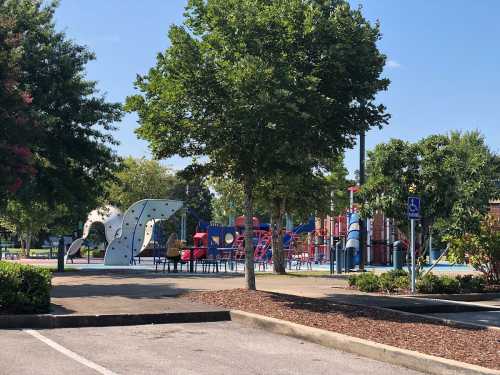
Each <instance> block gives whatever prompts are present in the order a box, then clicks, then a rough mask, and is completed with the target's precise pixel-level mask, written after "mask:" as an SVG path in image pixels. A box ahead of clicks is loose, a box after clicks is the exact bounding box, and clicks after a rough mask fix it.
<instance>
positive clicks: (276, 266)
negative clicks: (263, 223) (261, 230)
mask: <svg viewBox="0 0 500 375" xmlns="http://www.w3.org/2000/svg"><path fill="white" fill-rule="evenodd" d="M284 206H285V204H284V202H283V200H282V199H274V200H273V202H272V207H271V231H272V247H273V272H274V273H276V274H278V275H285V274H286V268H285V254H284V251H283V232H282V230H281V224H282V222H283V215H284Z"/></svg>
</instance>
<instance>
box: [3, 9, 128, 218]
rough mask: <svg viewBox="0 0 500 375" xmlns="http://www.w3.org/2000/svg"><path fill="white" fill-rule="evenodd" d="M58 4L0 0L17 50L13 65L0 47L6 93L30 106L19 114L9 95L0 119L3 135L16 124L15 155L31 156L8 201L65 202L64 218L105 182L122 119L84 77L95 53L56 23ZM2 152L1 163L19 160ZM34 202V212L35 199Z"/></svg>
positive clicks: (90, 200) (81, 208) (79, 210)
mask: <svg viewBox="0 0 500 375" xmlns="http://www.w3.org/2000/svg"><path fill="white" fill-rule="evenodd" d="M56 5H57V3H56V2H44V1H41V0H0V15H1V20H7V21H5V22H4V21H1V22H2V26H0V29H2V28H3V29H7V35H8V36H9V38H10V39H13V40H14V41H13V42H11V43H14V45H15V46H16V51H17V52H16V56H15V57H12V58H15V60H14V61H15V64H14V65H13V64H11V63H10V64H9V61H10V60H9V58H7V60H5V58H4V57H5V56H4V55H2V54H1V53H0V64H1V66H0V71H1V72H2V74H3V75H4V76H5V77H8V79H10V81H9V82H10V84H11V85H10V86H8V89H9V90H11V91H9V93H11V94H12V95H14V94H16V95H17V94H19V95H21V99H22V101H23V103H24V107H27V108H28V110H25V109H23V108H22V113H21V115H17V113H18V112H19V111H20V110H19V109H18V106H17V105H15V104H12V105H11V104H9V102H7V104H6V106H5V107H3V108H2V110H0V113H3V115H2V114H0V121H2V124H1V125H2V126H1V128H2V132H3V133H2V135H3V134H12V133H13V132H14V133H15V131H16V130H14V131H13V129H12V128H13V127H15V126H20V127H19V128H16V129H18V130H19V131H20V134H22V137H18V139H20V138H22V142H23V143H21V145H22V147H17V146H16V147H17V148H16V149H17V150H18V152H17V156H25V159H28V158H29V159H30V161H29V164H28V165H29V172H30V173H29V176H30V178H28V179H17V177H16V180H15V183H16V185H15V187H16V188H17V191H16V194H15V195H11V196H10V198H9V200H13V201H16V202H18V203H19V204H20V205H21V206H23V207H26V208H27V209H28V211H29V209H30V202H36V203H37V204H39V205H41V206H43V207H45V206H46V207H48V208H49V209H52V210H55V209H56V208H57V207H60V206H61V205H64V206H65V207H66V208H68V209H66V210H62V212H64V213H65V214H64V215H65V217H64V220H65V222H66V223H68V224H69V223H76V221H77V220H78V218H79V217H81V215H82V214H84V213H86V212H88V210H89V209H91V208H94V207H95V206H96V204H97V202H98V199H99V197H100V196H102V194H103V193H104V184H105V182H106V181H107V180H108V179H109V178H111V177H112V174H113V171H114V169H115V168H116V166H117V162H118V159H117V157H116V155H115V154H114V152H113V151H112V149H111V148H110V145H112V144H115V143H116V142H115V141H114V139H113V137H112V136H111V134H110V131H111V130H113V125H112V124H113V122H114V121H117V120H119V119H120V118H121V110H120V105H119V104H117V103H108V102H106V101H105V99H104V98H103V97H102V96H101V95H99V93H98V91H97V88H96V82H94V81H89V80H87V79H86V78H85V66H86V64H87V63H88V62H89V61H91V60H93V59H94V58H95V56H94V54H93V53H91V52H90V51H89V50H88V49H87V48H86V47H83V46H80V45H77V44H75V43H74V42H73V41H71V40H68V39H67V38H66V36H65V34H64V33H62V32H57V31H56V30H55V27H54V20H53V18H54V12H55V8H56ZM1 48H2V47H1V46H0V49H1ZM5 61H7V63H6V62H5ZM0 80H1V78H0ZM12 85H13V86H12ZM11 87H14V88H15V90H18V89H19V90H20V91H19V92H17V91H12V89H11ZM2 89H4V88H2ZM2 89H0V91H1V90H2ZM4 96H5V95H4ZM14 96H15V95H14ZM1 98H2V93H1V92H0V100H2V99H1ZM4 103H5V102H2V104H4ZM5 113H8V114H9V113H13V114H12V115H7V116H6V115H5ZM2 116H3V117H2ZM9 116H10V117H9ZM12 116H14V119H15V120H16V121H14V122H13V121H12ZM5 118H7V120H5ZM4 120H5V121H4ZM21 130H22V132H21ZM7 139H8V138H7ZM17 142H18V140H15V141H14V142H12V141H10V143H11V144H14V145H16V143H17ZM0 148H1V145H0ZM11 149H12V147H11ZM0 156H1V157H2V158H6V160H5V159H4V160H2V163H0V165H2V167H3V166H5V165H7V166H9V165H12V164H13V163H17V161H16V159H15V158H14V156H12V155H10V156H9V155H6V154H5V153H1V152H0ZM16 168H17V167H16ZM26 168H27V167H23V166H21V169H20V170H21V171H24V170H27V169H26ZM18 170H19V169H18ZM16 181H17V182H16ZM11 206H12V205H11ZM14 206H15V205H14ZM32 208H33V212H35V208H36V207H35V205H34V204H33V207H32ZM47 224H48V223H47Z"/></svg>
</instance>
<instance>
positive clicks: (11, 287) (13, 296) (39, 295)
mask: <svg viewBox="0 0 500 375" xmlns="http://www.w3.org/2000/svg"><path fill="white" fill-rule="evenodd" d="M51 287H52V273H51V272H50V270H48V269H45V268H39V267H34V266H29V265H23V264H19V263H11V262H3V261H0V311H2V312H6V313H14V314H32V313H47V312H49V309H50V289H51Z"/></svg>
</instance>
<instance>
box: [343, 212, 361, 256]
mask: <svg viewBox="0 0 500 375" xmlns="http://www.w3.org/2000/svg"><path fill="white" fill-rule="evenodd" d="M345 247H346V249H351V254H352V257H353V263H352V265H355V264H359V261H360V253H359V215H358V214H351V215H350V216H349V228H348V232H347V242H346V245H345Z"/></svg>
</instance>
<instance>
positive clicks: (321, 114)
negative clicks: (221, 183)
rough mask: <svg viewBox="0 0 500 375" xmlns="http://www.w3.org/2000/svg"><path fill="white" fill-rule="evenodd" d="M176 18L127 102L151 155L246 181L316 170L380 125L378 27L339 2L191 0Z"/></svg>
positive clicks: (381, 60)
mask: <svg viewBox="0 0 500 375" xmlns="http://www.w3.org/2000/svg"><path fill="white" fill-rule="evenodd" d="M333 10H335V11H333ZM186 17H187V19H186V21H185V24H184V26H183V27H180V26H173V27H172V28H171V30H170V32H169V38H170V41H171V47H170V48H169V49H168V50H167V51H165V52H164V53H163V54H160V55H159V56H158V60H157V65H156V67H154V68H152V69H151V70H150V71H149V73H148V74H147V75H146V76H144V77H140V78H139V79H138V80H137V81H136V85H137V87H138V89H139V90H140V91H141V92H142V94H141V95H135V96H132V97H130V98H128V99H127V106H126V108H127V110H129V111H137V112H138V114H139V118H140V120H139V122H140V127H139V129H138V132H137V133H138V135H139V136H140V137H142V138H145V139H147V140H149V141H150V144H151V147H152V150H153V152H154V153H155V155H156V156H157V157H168V156H172V155H175V154H179V155H181V156H187V157H198V156H202V155H203V156H208V158H209V162H208V163H207V166H208V167H209V168H208V169H209V170H210V172H211V173H212V174H215V175H221V174H224V173H229V174H230V176H231V177H232V178H234V179H236V180H241V179H242V178H243V176H253V177H252V178H254V179H255V178H257V176H262V175H265V174H269V175H272V174H273V173H274V172H275V171H276V172H280V173H283V172H285V173H288V172H289V170H290V169H293V168H297V167H298V166H303V165H304V163H303V161H304V159H306V158H305V156H304V155H307V159H308V162H307V163H306V164H307V165H306V167H305V168H311V167H312V166H315V165H321V164H323V160H324V159H325V158H328V157H331V156H332V154H333V155H335V154H338V153H339V152H340V151H341V150H342V149H343V148H344V147H348V146H351V145H352V143H353V140H354V136H355V135H357V134H358V133H359V131H360V130H361V129H366V128H368V127H369V126H379V125H382V124H384V123H385V122H386V121H387V115H386V114H385V113H384V108H383V107H379V106H376V105H374V104H373V103H372V101H373V98H374V96H375V94H376V93H377V92H378V91H379V90H382V89H385V88H386V87H387V85H388V81H387V80H384V79H380V78H379V76H380V74H381V72H382V69H383V65H384V61H385V57H384V56H383V55H382V54H380V53H379V52H378V50H377V48H376V41H377V40H378V38H379V31H378V28H377V27H372V26H371V25H369V24H368V23H367V21H366V20H364V19H363V18H362V16H361V14H360V13H359V11H355V10H351V9H350V8H349V6H348V5H347V3H344V2H341V1H338V2H328V3H325V2H320V1H311V2H304V1H299V0H294V1H286V2H285V1H273V2H270V1H263V0H245V1H240V0H238V1H236V0H230V1H226V0H224V1H221V0H210V1H207V2H202V1H190V2H189V4H188V7H187V8H186ZM356 103H358V104H356ZM359 103H363V105H360V104H359ZM298 150H302V152H297V151H298Z"/></svg>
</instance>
